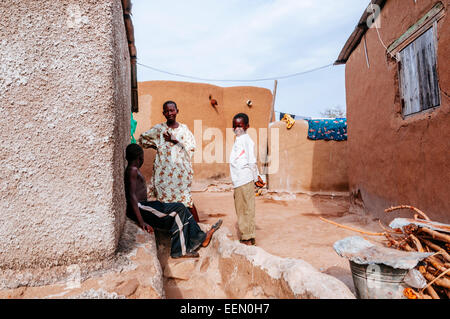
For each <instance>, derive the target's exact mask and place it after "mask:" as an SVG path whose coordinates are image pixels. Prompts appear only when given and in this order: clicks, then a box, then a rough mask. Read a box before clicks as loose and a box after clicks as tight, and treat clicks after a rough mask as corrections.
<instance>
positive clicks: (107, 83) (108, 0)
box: [0, 0, 130, 269]
mask: <svg viewBox="0 0 450 319" xmlns="http://www.w3.org/2000/svg"><path fill="white" fill-rule="evenodd" d="M0 16H1V17H2V19H1V20H0V60H1V61H2V64H1V65H0V74H2V76H1V77H0V112H1V113H2V116H1V118H0V127H1V130H0V135H1V136H0V166H1V167H2V174H1V175H0V212H1V213H0V267H2V268H11V269H18V268H26V267H46V266H54V265H66V264H71V263H78V262H85V261H90V260H95V261H98V260H101V259H103V258H106V257H109V256H111V255H112V254H113V253H114V251H115V249H116V246H117V242H118V239H119V235H120V230H121V229H122V227H123V222H124V218H123V212H124V210H125V200H124V192H123V171H124V162H125V161H124V152H123V150H124V148H125V146H126V144H127V143H129V110H130V102H129V101H130V92H129V91H130V89H129V83H130V79H129V72H130V69H129V53H128V47H127V40H126V35H125V28H124V25H123V16H122V8H121V3H120V1H119V0H102V1H93V0H89V1H75V0H64V1H50V0H44V1H31V0H19V1H13V2H11V1H9V2H5V1H3V2H1V3H0Z"/></svg>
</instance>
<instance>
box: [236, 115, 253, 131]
mask: <svg viewBox="0 0 450 319" xmlns="http://www.w3.org/2000/svg"><path fill="white" fill-rule="evenodd" d="M249 126H250V125H249V119H248V115H247V114H245V113H238V114H236V115H235V116H234V117H233V130H234V132H235V133H236V131H237V130H241V131H242V130H243V131H244V132H245V131H247V129H248V128H249ZM237 135H239V134H237Z"/></svg>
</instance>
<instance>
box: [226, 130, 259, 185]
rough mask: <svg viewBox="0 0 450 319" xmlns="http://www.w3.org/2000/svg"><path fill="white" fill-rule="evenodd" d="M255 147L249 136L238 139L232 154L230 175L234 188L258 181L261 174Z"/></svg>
mask: <svg viewBox="0 0 450 319" xmlns="http://www.w3.org/2000/svg"><path fill="white" fill-rule="evenodd" d="M254 147H255V143H254V142H253V141H252V139H251V138H250V136H249V135H248V134H243V135H241V136H237V137H236V141H235V142H234V145H233V148H232V150H231V154H230V175H231V181H232V182H233V188H237V187H239V186H242V185H245V184H248V183H250V182H256V181H257V180H258V175H259V173H258V166H257V165H256V157H255V152H254Z"/></svg>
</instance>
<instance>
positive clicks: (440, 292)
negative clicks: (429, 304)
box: [320, 205, 450, 299]
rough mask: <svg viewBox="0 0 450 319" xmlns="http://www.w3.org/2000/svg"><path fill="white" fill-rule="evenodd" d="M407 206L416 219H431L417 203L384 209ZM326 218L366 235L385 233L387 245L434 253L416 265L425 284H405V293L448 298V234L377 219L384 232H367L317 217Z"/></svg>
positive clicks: (411, 295)
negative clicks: (394, 225)
mask: <svg viewBox="0 0 450 319" xmlns="http://www.w3.org/2000/svg"><path fill="white" fill-rule="evenodd" d="M399 209H410V210H413V211H414V212H415V214H414V219H415V220H417V221H420V220H425V221H431V220H430V218H428V216H427V215H425V213H424V212H422V211H421V210H419V209H418V208H416V207H413V206H409V205H400V206H396V207H391V208H388V209H386V210H385V212H386V213H389V212H392V211H395V210H399ZM320 219H322V220H323V221H325V222H328V223H331V224H334V225H336V226H339V227H342V228H345V229H349V230H352V231H356V232H359V233H362V234H365V235H369V236H384V237H386V241H387V246H388V247H390V248H394V249H399V250H403V251H409V252H431V253H433V255H431V256H430V257H428V258H426V259H424V260H423V261H422V262H421V263H419V265H418V266H416V269H417V270H418V271H419V272H420V273H421V274H422V276H423V278H425V280H426V281H427V284H426V286H425V287H424V288H421V289H414V288H409V287H408V288H405V290H404V291H403V293H404V295H405V296H406V297H407V298H409V299H449V298H450V254H449V253H450V235H449V234H446V233H444V232H440V231H437V230H433V229H430V228H427V227H419V226H416V225H415V224H409V225H407V226H405V227H403V228H402V229H391V228H388V227H386V226H384V225H383V224H382V223H381V222H379V224H380V226H381V227H382V228H383V230H384V232H377V233H374V232H367V231H363V230H359V229H356V228H353V227H349V226H345V225H340V224H338V223H335V222H333V221H330V220H327V219H325V218H322V217H320Z"/></svg>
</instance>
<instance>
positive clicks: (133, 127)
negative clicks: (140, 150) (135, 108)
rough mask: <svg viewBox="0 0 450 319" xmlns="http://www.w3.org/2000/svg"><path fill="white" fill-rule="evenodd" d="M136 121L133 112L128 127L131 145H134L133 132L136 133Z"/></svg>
mask: <svg viewBox="0 0 450 319" xmlns="http://www.w3.org/2000/svg"><path fill="white" fill-rule="evenodd" d="M136 126H137V121H136V120H135V119H134V118H133V112H132V113H131V117H130V127H131V144H136V139H135V138H134V132H136Z"/></svg>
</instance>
